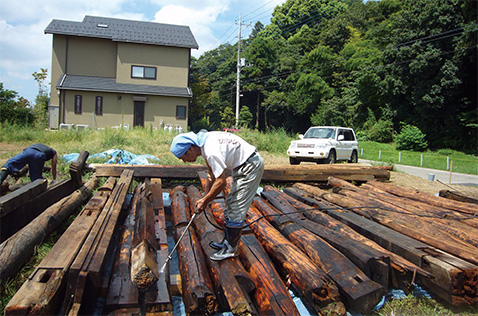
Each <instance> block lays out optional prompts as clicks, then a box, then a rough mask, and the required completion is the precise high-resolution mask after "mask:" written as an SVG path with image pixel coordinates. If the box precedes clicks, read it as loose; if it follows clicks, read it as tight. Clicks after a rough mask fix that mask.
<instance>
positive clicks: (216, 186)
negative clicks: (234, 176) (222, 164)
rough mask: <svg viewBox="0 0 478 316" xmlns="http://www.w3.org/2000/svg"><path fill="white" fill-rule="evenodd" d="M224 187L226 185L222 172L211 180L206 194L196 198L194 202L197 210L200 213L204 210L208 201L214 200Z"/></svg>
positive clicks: (224, 175) (224, 174)
mask: <svg viewBox="0 0 478 316" xmlns="http://www.w3.org/2000/svg"><path fill="white" fill-rule="evenodd" d="M208 179H209V174H208ZM208 182H209V180H208ZM208 185H209V184H208ZM208 185H207V186H208ZM225 187H226V173H225V172H223V173H222V174H221V175H220V176H219V177H217V178H215V179H214V180H213V181H212V185H211V186H210V190H209V191H208V192H207V193H206V195H205V196H203V197H202V198H200V199H199V200H197V202H196V209H197V212H198V213H201V212H202V211H204V210H205V209H206V206H207V205H208V204H209V202H211V201H212V200H214V199H215V198H216V196H218V194H219V193H221V192H222V191H223V190H224V188H225Z"/></svg>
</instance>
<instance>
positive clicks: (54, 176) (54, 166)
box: [51, 154, 57, 181]
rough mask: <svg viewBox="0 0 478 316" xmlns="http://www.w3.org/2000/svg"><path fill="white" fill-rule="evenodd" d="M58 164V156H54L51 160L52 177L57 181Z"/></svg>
mask: <svg viewBox="0 0 478 316" xmlns="http://www.w3.org/2000/svg"><path fill="white" fill-rule="evenodd" d="M56 163H57V157H56V154H55V155H54V156H53V158H52V159H51V175H52V177H53V180H55V181H56Z"/></svg>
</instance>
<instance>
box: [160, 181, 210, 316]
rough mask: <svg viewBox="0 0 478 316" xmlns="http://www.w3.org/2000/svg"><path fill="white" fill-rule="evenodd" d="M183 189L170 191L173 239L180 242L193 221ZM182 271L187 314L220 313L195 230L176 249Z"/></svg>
mask: <svg viewBox="0 0 478 316" xmlns="http://www.w3.org/2000/svg"><path fill="white" fill-rule="evenodd" d="M183 190H184V188H179V187H176V188H174V189H173V190H172V191H171V194H170V196H171V213H172V218H171V219H172V224H173V227H174V229H175V230H174V236H175V239H176V240H178V239H179V237H180V236H181V235H182V233H183V232H184V230H185V229H186V226H187V224H188V223H189V221H190V220H191V216H190V215H189V201H188V197H187V195H186V193H184V192H183ZM177 253H178V259H179V269H180V272H181V283H182V294H183V295H182V297H183V301H184V306H185V310H186V313H187V314H188V315H213V314H215V313H216V312H217V310H218V303H217V300H216V295H215V293H214V287H213V285H212V281H211V278H210V276H209V272H208V269H207V263H206V258H205V257H204V254H203V252H202V249H201V245H200V244H199V241H198V239H197V237H196V234H195V232H194V230H193V227H191V226H190V227H189V233H186V235H184V237H183V239H182V241H181V242H180V243H179V245H178V248H177Z"/></svg>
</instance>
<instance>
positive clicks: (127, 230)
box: [105, 181, 172, 315]
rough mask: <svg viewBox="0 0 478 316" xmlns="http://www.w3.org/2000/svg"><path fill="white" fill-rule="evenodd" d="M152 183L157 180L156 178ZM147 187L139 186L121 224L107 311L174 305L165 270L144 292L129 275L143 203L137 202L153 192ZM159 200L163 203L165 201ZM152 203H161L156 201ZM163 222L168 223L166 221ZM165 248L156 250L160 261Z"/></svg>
mask: <svg viewBox="0 0 478 316" xmlns="http://www.w3.org/2000/svg"><path fill="white" fill-rule="evenodd" d="M153 183H155V181H154V182H153ZM147 187H148V186H146V185H145V183H142V184H140V185H138V186H137V187H136V189H135V193H134V196H133V199H132V201H131V206H130V208H129V213H128V215H127V217H126V219H125V222H124V225H123V226H121V227H122V233H121V239H120V243H119V247H118V250H117V253H116V257H115V261H114V265H113V269H112V275H111V280H110V284H109V287H108V294H107V296H106V304H105V311H106V312H108V313H110V314H121V313H122V312H124V313H127V314H129V315H131V314H134V313H138V314H140V313H154V312H167V311H170V310H171V309H172V302H171V297H170V295H169V293H168V291H167V276H166V275H165V274H163V275H160V276H159V279H158V281H157V282H156V283H153V284H152V285H151V286H150V287H148V289H147V290H146V292H144V293H140V292H139V291H138V288H137V287H136V286H135V285H134V284H133V282H132V280H131V277H130V270H131V249H132V245H133V238H134V237H133V235H134V227H135V217H136V210H137V209H136V207H137V206H139V205H140V203H138V201H139V200H141V199H145V198H147V196H149V195H150V192H149V191H148V188H147ZM161 199H162V197H161ZM157 203H159V201H157ZM160 203H161V205H162V202H160ZM153 205H159V204H154V203H153ZM153 207H154V206H153ZM158 211H159V212H161V210H160V209H158ZM163 215H164V214H163ZM155 221H156V219H155ZM161 224H162V225H165V223H161ZM155 226H156V225H155ZM165 250H166V252H164V251H162V250H161V249H160V250H157V252H156V257H157V259H158V263H159V262H162V260H165V258H166V256H167V248H166V249H165ZM164 253H165V254H164Z"/></svg>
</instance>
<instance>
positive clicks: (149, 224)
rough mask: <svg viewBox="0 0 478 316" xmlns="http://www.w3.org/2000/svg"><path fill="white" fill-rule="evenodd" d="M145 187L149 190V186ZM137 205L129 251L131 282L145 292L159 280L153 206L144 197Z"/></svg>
mask: <svg viewBox="0 0 478 316" xmlns="http://www.w3.org/2000/svg"><path fill="white" fill-rule="evenodd" d="M147 187H148V189H150V188H151V186H147ZM149 192H150V191H149ZM149 192H148V193H149ZM148 193H147V194H148ZM137 204H138V205H137V206H136V217H135V229H134V235H133V249H132V250H131V280H132V281H133V283H134V284H135V285H136V287H138V289H139V290H140V291H145V290H146V289H147V288H148V287H149V286H150V285H151V284H153V283H155V282H156V281H158V279H159V272H158V262H157V259H156V250H157V249H158V244H157V242H156V231H155V227H154V226H155V223H154V210H153V205H152V204H151V202H150V201H149V200H148V199H147V198H146V197H144V198H140V200H139V201H138V202H137Z"/></svg>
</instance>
